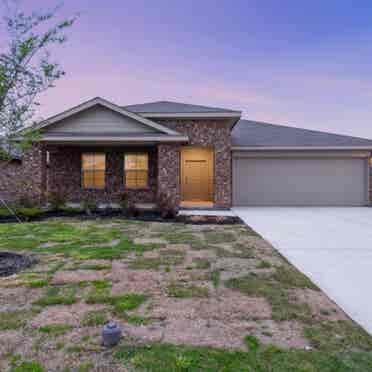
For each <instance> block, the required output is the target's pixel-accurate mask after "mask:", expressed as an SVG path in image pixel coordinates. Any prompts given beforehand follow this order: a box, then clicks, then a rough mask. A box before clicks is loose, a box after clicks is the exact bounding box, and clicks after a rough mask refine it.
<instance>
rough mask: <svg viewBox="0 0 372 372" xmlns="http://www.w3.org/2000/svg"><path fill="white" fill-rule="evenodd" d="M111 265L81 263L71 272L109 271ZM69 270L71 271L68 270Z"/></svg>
mask: <svg viewBox="0 0 372 372" xmlns="http://www.w3.org/2000/svg"><path fill="white" fill-rule="evenodd" d="M111 268H112V265H111V264H110V263H107V264H89V263H83V264H81V265H78V266H76V267H74V268H73V270H111ZM70 270H71V269H70Z"/></svg>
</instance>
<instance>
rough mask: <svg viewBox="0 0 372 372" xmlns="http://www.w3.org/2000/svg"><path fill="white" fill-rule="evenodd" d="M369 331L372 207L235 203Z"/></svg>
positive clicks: (248, 220) (238, 210)
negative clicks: (259, 205)
mask: <svg viewBox="0 0 372 372" xmlns="http://www.w3.org/2000/svg"><path fill="white" fill-rule="evenodd" d="M234 211H235V213H236V214H237V215H238V216H239V217H240V218H242V219H243V220H244V222H245V223H247V224H248V225H249V226H251V227H252V228H253V229H255V230H256V231H257V232H258V233H260V234H261V235H262V236H263V237H264V238H265V239H267V240H268V241H269V242H270V243H271V244H272V245H273V246H274V247H275V248H276V249H278V250H279V252H280V253H281V254H282V255H283V256H285V257H286V258H287V259H288V260H289V261H290V262H291V263H292V264H294V265H295V266H296V267H297V268H298V269H299V270H301V271H302V272H303V273H304V274H306V275H307V276H308V277H309V278H310V279H312V281H313V282H314V283H315V284H317V285H318V286H319V287H320V288H321V289H322V290H323V291H324V292H325V293H326V294H327V295H328V296H329V297H330V298H331V299H332V300H334V301H335V302H336V303H337V304H338V305H339V306H340V307H341V308H342V309H343V310H344V311H345V312H346V313H347V314H348V315H349V316H350V317H351V318H353V319H354V320H355V321H356V322H358V323H359V324H360V325H362V326H363V327H364V328H365V329H366V330H367V331H368V332H369V333H371V334H372V208H329V207H327V208H277V207H275V208H274V207H273V208H253V207H252V208H251V207H244V208H234Z"/></svg>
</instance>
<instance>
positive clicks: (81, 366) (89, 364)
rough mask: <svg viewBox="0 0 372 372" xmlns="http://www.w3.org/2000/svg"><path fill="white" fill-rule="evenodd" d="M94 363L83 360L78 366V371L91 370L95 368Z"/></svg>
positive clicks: (86, 371) (87, 371) (85, 371)
mask: <svg viewBox="0 0 372 372" xmlns="http://www.w3.org/2000/svg"><path fill="white" fill-rule="evenodd" d="M93 368H94V364H93V363H92V362H90V361H86V362H83V363H81V364H79V366H78V367H77V372H89V371H91V370H93Z"/></svg>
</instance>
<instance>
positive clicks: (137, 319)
mask: <svg viewBox="0 0 372 372" xmlns="http://www.w3.org/2000/svg"><path fill="white" fill-rule="evenodd" d="M122 318H123V319H125V320H126V321H127V322H128V323H129V324H133V325H136V326H140V325H148V324H150V323H151V319H149V318H145V317H143V316H140V315H128V314H124V315H123V316H122Z"/></svg>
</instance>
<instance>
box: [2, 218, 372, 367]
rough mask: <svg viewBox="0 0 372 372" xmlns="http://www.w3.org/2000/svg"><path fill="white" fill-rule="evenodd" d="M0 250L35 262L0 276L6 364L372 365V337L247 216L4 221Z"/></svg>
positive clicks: (145, 365) (60, 365)
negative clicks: (116, 339)
mask: <svg viewBox="0 0 372 372" xmlns="http://www.w3.org/2000/svg"><path fill="white" fill-rule="evenodd" d="M0 251H14V252H17V253H23V254H28V255H33V256H35V257H36V258H37V259H38V263H37V264H35V265H34V266H32V267H31V268H29V269H27V270H25V271H22V272H20V273H18V274H17V275H13V276H11V277H5V278H0V287H1V288H0V339H1V342H0V370H1V371H36V372H39V371H63V372H68V371H71V372H73V371H78V372H79V371H82V372H83V371H103V370H104V371H159V372H160V371H234V372H235V371H274V372H276V371H283V372H284V371H304V372H309V371H314V372H315V371H337V372H338V371H361V372H362V371H363V372H364V371H367V370H372V338H371V337H370V336H369V335H368V334H367V333H366V332H364V331H363V330H362V329H361V328H360V327H359V326H358V325H356V324H355V323H354V322H352V321H351V320H350V319H349V318H348V317H347V316H346V315H345V314H344V313H343V312H342V310H341V309H340V308H339V307H338V306H337V305H336V304H334V303H333V302H332V301H330V300H329V299H328V298H327V297H326V296H325V295H324V294H323V293H322V292H321V291H320V290H319V289H318V288H317V287H316V286H315V285H314V284H313V283H312V282H311V281H310V280H309V279H308V278H307V277H305V276H304V275H302V274H301V273H300V272H298V271H297V270H296V269H295V268H294V267H292V266H291V265H290V264H289V263H288V262H287V261H285V260H284V259H283V258H282V257H281V256H280V255H279V254H278V253H277V251H276V250H274V249H273V247H271V246H270V244H269V243H267V242H266V241H265V240H264V239H262V238H261V237H260V236H258V235H257V234H256V233H255V232H254V231H253V230H251V229H250V228H249V227H247V226H244V225H196V224H194V225H193V224H183V223H155V222H140V221H138V222H137V221H128V220H123V219H104V220H91V221H84V222H82V221H79V220H77V219H76V220H73V219H70V220H68V219H59V220H53V221H47V222H38V223H24V224H0ZM108 320H114V321H116V322H117V323H118V324H120V326H121V327H122V329H123V331H124V337H123V339H122V341H121V343H120V344H119V345H118V346H116V347H115V348H112V349H106V348H104V347H103V346H102V345H101V330H102V326H103V325H104V324H105V323H106V322H107V321H108Z"/></svg>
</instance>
